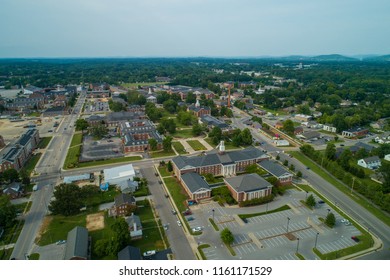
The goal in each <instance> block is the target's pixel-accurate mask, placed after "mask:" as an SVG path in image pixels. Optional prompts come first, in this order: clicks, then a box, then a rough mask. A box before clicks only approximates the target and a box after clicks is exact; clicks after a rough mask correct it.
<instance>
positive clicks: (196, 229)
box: [192, 227, 202, 232]
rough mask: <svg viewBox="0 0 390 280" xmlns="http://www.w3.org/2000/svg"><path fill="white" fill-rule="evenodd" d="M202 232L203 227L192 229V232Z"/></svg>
mask: <svg viewBox="0 0 390 280" xmlns="http://www.w3.org/2000/svg"><path fill="white" fill-rule="evenodd" d="M200 231H202V228H201V227H194V228H193V229H192V232H200Z"/></svg>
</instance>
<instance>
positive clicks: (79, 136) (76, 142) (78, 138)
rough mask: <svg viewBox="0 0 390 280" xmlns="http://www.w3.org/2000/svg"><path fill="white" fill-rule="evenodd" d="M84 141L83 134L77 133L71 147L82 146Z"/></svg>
mask: <svg viewBox="0 0 390 280" xmlns="http://www.w3.org/2000/svg"><path fill="white" fill-rule="evenodd" d="M82 141H83V134H82V133H81V132H80V133H75V134H73V138H72V142H70V146H69V147H73V146H76V145H80V144H81V143H82Z"/></svg>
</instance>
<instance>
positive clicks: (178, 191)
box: [163, 177, 188, 212]
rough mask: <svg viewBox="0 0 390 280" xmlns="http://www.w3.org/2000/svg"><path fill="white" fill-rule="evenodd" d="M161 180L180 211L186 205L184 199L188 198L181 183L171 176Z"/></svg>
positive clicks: (184, 208)
mask: <svg viewBox="0 0 390 280" xmlns="http://www.w3.org/2000/svg"><path fill="white" fill-rule="evenodd" d="M163 180H164V182H165V185H166V186H167V188H168V190H169V193H170V196H171V197H172V199H173V201H174V202H175V204H176V206H177V208H178V209H179V211H180V212H182V211H184V210H186V208H187V206H186V205H185V201H186V200H187V199H188V195H187V193H186V192H185V191H184V189H183V188H182V187H181V185H180V184H179V183H178V182H177V181H176V179H175V178H173V177H170V178H164V179H163Z"/></svg>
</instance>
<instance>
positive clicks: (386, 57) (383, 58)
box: [363, 54, 390, 62]
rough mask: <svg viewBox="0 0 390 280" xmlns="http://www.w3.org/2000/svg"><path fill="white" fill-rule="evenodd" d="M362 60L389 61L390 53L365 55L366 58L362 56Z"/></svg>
mask: <svg viewBox="0 0 390 280" xmlns="http://www.w3.org/2000/svg"><path fill="white" fill-rule="evenodd" d="M363 60H364V61H376V62H385V61H390V54H386V55H379V56H373V57H367V58H364V59H363Z"/></svg>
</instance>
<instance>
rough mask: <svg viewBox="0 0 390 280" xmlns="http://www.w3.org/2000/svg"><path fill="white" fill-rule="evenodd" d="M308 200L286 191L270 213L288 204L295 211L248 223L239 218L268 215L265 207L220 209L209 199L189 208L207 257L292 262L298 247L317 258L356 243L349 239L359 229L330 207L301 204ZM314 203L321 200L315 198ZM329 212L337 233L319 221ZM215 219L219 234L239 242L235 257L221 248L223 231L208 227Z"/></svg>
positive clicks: (235, 246) (198, 238) (270, 207)
mask: <svg viewBox="0 0 390 280" xmlns="http://www.w3.org/2000/svg"><path fill="white" fill-rule="evenodd" d="M309 194H310V193H309ZM306 196H307V194H306V192H303V191H299V190H295V189H292V190H288V191H287V192H286V194H285V195H284V196H283V197H278V198H277V199H276V200H275V201H274V202H271V203H269V205H268V208H269V209H268V210H269V211H270V210H273V209H275V208H279V207H280V206H282V205H287V204H288V205H289V206H290V207H291V209H288V210H284V211H280V212H275V213H270V214H265V215H261V216H255V217H251V218H247V219H246V223H245V222H244V221H242V220H241V219H240V218H239V217H238V216H237V215H238V214H249V213H262V212H265V210H266V208H265V207H266V206H265V205H260V206H255V207H248V208H239V207H236V206H235V207H221V206H220V205H219V204H218V203H216V202H213V201H210V202H207V203H202V204H201V205H196V206H192V207H191V210H192V212H193V215H192V216H193V217H194V219H193V220H192V221H190V222H189V223H190V226H191V227H195V226H201V227H203V233H202V234H201V235H199V236H195V239H196V240H197V242H198V244H209V245H210V246H211V247H209V248H207V249H204V250H203V252H204V254H205V256H206V258H207V259H275V260H287V259H291V260H293V259H298V257H297V256H296V255H295V252H296V251H297V247H299V253H300V254H301V255H302V256H303V257H304V258H305V259H318V256H316V255H315V254H314V253H313V248H314V247H316V248H317V249H318V250H319V251H320V252H321V253H323V254H326V253H329V252H332V251H336V250H340V249H343V248H347V247H350V246H353V245H356V242H355V241H354V240H353V239H351V237H352V236H359V235H360V234H361V233H360V232H359V230H357V229H356V228H355V227H354V226H353V225H352V224H351V223H349V222H348V221H346V219H345V217H342V216H341V215H339V214H338V213H337V212H335V211H332V209H331V208H330V207H329V206H328V205H327V204H326V203H321V204H317V206H316V207H315V208H314V209H313V210H311V209H308V208H307V207H306V206H304V205H302V203H301V202H300V201H301V200H305V198H306ZM316 200H317V201H318V200H319V199H318V198H317V197H316ZM328 209H330V210H329V211H332V213H334V214H335V217H336V225H335V227H334V228H333V229H331V228H328V227H327V226H325V225H324V224H323V222H322V221H321V220H320V219H319V218H322V219H323V218H325V216H326V215H327V213H328V212H329V211H328ZM213 210H214V211H213ZM213 216H214V221H215V223H216V224H217V226H218V227H219V228H220V231H221V229H223V228H229V229H230V230H231V232H232V233H233V235H234V239H235V240H234V242H233V244H232V248H233V250H234V251H235V253H236V256H232V255H231V254H230V253H229V251H228V250H227V248H226V247H225V246H224V245H223V244H222V242H221V239H220V237H219V234H220V231H218V232H217V231H215V230H214V229H213V227H211V226H210V223H209V221H208V219H209V218H212V217H213ZM298 242H299V244H298Z"/></svg>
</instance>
